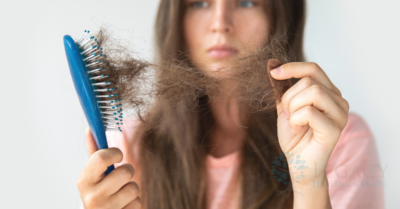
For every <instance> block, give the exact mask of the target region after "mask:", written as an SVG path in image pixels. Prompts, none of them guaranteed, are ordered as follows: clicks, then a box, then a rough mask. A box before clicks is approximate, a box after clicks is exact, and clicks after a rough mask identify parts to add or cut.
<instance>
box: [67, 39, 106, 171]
mask: <svg viewBox="0 0 400 209" xmlns="http://www.w3.org/2000/svg"><path fill="white" fill-rule="evenodd" d="M64 47H65V53H66V55H67V59H68V65H69V69H70V72H71V76H72V80H73V81H74V85H75V90H76V93H77V94H78V97H79V101H80V103H81V106H82V109H83V112H84V113H85V116H86V120H87V122H88V124H89V127H90V130H91V131H92V135H93V138H94V140H95V141H96V145H97V148H98V149H106V148H108V144H107V138H106V134H105V129H104V123H103V119H102V115H101V113H100V109H99V107H98V104H97V101H96V97H95V94H94V90H93V87H92V84H91V82H90V79H89V77H88V75H87V67H86V64H85V62H84V61H83V59H84V58H85V57H83V55H81V50H80V49H79V48H78V47H77V46H76V44H75V41H74V40H73V39H72V38H71V36H69V35H65V36H64ZM112 170H114V165H111V166H109V167H108V168H107V170H106V171H105V174H106V175H107V174H108V173H110V172H111V171H112Z"/></svg>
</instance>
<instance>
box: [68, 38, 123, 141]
mask: <svg viewBox="0 0 400 209" xmlns="http://www.w3.org/2000/svg"><path fill="white" fill-rule="evenodd" d="M88 35H89V31H85V32H84V33H83V34H82V35H81V36H80V38H79V39H78V40H77V41H74V40H73V38H72V37H71V36H69V35H66V36H64V46H65V52H66V54H67V59H68V64H69V67H70V72H71V76H72V79H73V81H74V85H75V90H76V92H77V94H78V97H79V100H80V103H81V106H82V108H83V110H84V113H85V115H86V119H87V120H88V123H89V126H90V129H91V130H92V133H93V135H94V137H95V139H96V141H98V145H99V149H100V148H104V147H107V145H106V140H105V131H106V130H117V131H121V127H120V126H121V125H122V117H123V116H122V115H123V114H122V108H121V102H120V101H121V99H120V97H119V93H118V84H117V82H116V80H115V79H114V80H112V81H111V79H110V73H111V71H110V70H109V69H108V68H107V66H108V65H107V56H106V55H105V54H104V53H103V49H102V48H100V46H99V42H98V41H97V39H96V38H95V37H94V36H90V37H88ZM96 135H97V136H96ZM97 139H98V140H97Z"/></svg>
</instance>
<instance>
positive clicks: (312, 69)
mask: <svg viewBox="0 0 400 209" xmlns="http://www.w3.org/2000/svg"><path fill="white" fill-rule="evenodd" d="M271 75H272V77H273V78H275V79H277V80H285V79H290V78H293V77H294V78H304V77H311V78H313V79H315V80H317V81H318V82H320V83H322V84H323V85H325V86H326V87H327V88H329V89H332V90H333V91H334V92H335V93H337V94H338V95H339V96H342V93H341V92H340V91H339V89H338V88H337V87H336V86H335V85H333V83H332V81H331V80H330V79H329V78H328V76H327V75H326V73H325V72H324V71H323V70H322V68H320V67H319V66H318V65H317V64H316V63H313V62H290V63H286V64H284V65H281V66H280V67H278V68H276V69H274V70H272V71H271Z"/></svg>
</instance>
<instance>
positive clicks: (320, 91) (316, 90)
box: [311, 85, 324, 96]
mask: <svg viewBox="0 0 400 209" xmlns="http://www.w3.org/2000/svg"><path fill="white" fill-rule="evenodd" d="M311 90H312V92H313V94H314V96H321V95H322V94H324V90H323V89H322V87H321V86H319V85H313V86H311Z"/></svg>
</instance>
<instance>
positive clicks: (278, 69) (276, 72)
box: [271, 66, 282, 75]
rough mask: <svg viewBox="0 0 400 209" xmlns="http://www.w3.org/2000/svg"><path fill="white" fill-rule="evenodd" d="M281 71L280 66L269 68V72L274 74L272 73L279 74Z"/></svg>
mask: <svg viewBox="0 0 400 209" xmlns="http://www.w3.org/2000/svg"><path fill="white" fill-rule="evenodd" d="M281 72H282V66H280V67H278V68H275V69H273V70H271V73H272V74H274V75H278V74H280V73H281Z"/></svg>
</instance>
